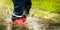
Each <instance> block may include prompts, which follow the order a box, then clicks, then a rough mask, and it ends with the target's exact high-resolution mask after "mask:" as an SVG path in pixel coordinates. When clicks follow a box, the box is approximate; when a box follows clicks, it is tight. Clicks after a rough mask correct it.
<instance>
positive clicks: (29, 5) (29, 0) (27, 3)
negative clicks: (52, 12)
mask: <svg viewBox="0 0 60 30" xmlns="http://www.w3.org/2000/svg"><path fill="white" fill-rule="evenodd" d="M31 5H32V3H31V0H27V1H26V4H25V14H29V11H30V8H31Z"/></svg>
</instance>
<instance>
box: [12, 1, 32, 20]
mask: <svg viewBox="0 0 60 30" xmlns="http://www.w3.org/2000/svg"><path fill="white" fill-rule="evenodd" d="M12 2H13V4H14V11H13V13H12V20H13V19H16V18H19V17H18V16H21V15H22V14H23V13H24V11H25V13H26V14H28V13H29V11H30V8H31V0H12Z"/></svg>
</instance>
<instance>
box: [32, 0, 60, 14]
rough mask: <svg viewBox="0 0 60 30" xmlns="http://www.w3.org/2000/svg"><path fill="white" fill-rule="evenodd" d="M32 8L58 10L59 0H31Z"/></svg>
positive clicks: (59, 7)
mask: <svg viewBox="0 0 60 30" xmlns="http://www.w3.org/2000/svg"><path fill="white" fill-rule="evenodd" d="M32 3H33V7H34V8H40V9H43V10H44V11H49V12H56V13H59V12H60V0H32Z"/></svg>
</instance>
